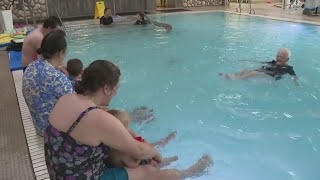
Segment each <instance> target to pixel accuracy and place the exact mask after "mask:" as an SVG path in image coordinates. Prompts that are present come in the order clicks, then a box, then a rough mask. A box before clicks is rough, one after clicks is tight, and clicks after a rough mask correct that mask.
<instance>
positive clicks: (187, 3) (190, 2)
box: [182, 0, 223, 7]
mask: <svg viewBox="0 0 320 180" xmlns="http://www.w3.org/2000/svg"><path fill="white" fill-rule="evenodd" d="M222 2H223V0H183V4H182V5H183V7H195V6H222Z"/></svg>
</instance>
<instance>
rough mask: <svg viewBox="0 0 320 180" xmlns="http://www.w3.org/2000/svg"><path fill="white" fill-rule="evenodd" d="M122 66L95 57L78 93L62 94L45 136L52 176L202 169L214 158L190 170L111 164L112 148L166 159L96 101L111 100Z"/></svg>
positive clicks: (139, 179)
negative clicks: (100, 107) (134, 136)
mask: <svg viewBox="0 0 320 180" xmlns="http://www.w3.org/2000/svg"><path fill="white" fill-rule="evenodd" d="M119 82H120V70H119V69H118V67H116V66H115V65H114V64H112V63H111V62H109V61H105V60H97V61H94V62H93V63H91V64H90V65H89V66H88V67H87V68H86V69H85V70H84V72H83V75H82V80H81V81H80V82H79V83H78V84H77V86H76V92H77V94H67V95H65V96H63V97H61V98H60V99H59V101H58V102H57V103H56V105H55V107H54V109H53V111H52V112H51V113H50V117H49V122H50V124H49V127H48V128H47V129H46V133H45V138H44V142H45V145H44V148H45V158H46V164H47V167H48V171H49V174H50V177H51V178H52V179H103V180H104V179H106V180H128V179H129V180H145V179H152V180H171V179H172V180H178V179H181V178H184V177H186V176H188V175H190V173H192V175H194V174H197V173H201V172H203V170H204V169H205V168H206V167H207V166H208V164H209V163H210V162H206V161H201V162H200V163H198V164H196V166H195V167H194V166H192V167H191V168H192V169H191V170H190V169H189V171H177V170H160V169H157V168H154V167H152V166H150V165H144V166H138V167H137V168H121V167H120V168H107V167H106V163H105V160H106V157H108V155H109V153H110V148H112V149H115V150H118V151H121V152H123V153H126V154H128V155H129V156H131V157H133V158H135V159H137V160H143V159H153V160H155V161H157V162H159V163H160V162H161V160H162V158H161V155H160V154H159V152H158V151H157V150H156V149H155V148H153V146H151V145H149V144H146V143H142V142H139V141H136V140H135V139H134V138H132V136H131V135H130V133H129V132H128V130H127V129H126V128H125V127H124V125H123V124H122V123H121V122H120V121H119V120H118V119H116V118H115V117H114V116H112V115H111V114H109V113H108V112H106V111H103V110H100V109H99V108H98V107H97V106H108V105H109V102H110V101H111V99H112V98H113V97H114V96H115V95H116V94H117V90H118V88H119V85H120V84H119Z"/></svg>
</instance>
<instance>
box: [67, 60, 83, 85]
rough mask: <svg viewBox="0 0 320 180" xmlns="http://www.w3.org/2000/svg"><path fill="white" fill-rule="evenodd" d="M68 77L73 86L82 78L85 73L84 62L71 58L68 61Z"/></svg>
mask: <svg viewBox="0 0 320 180" xmlns="http://www.w3.org/2000/svg"><path fill="white" fill-rule="evenodd" d="M67 72H68V74H69V75H68V79H69V80H70V82H71V84H72V85H73V87H74V86H75V84H76V83H77V82H78V81H80V80H81V76H82V73H83V64H82V62H81V60H80V59H76V58H75V59H70V60H69V61H68V63H67Z"/></svg>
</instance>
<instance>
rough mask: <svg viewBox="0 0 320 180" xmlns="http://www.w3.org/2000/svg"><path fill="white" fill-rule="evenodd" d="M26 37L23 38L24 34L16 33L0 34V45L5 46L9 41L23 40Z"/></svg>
mask: <svg viewBox="0 0 320 180" xmlns="http://www.w3.org/2000/svg"><path fill="white" fill-rule="evenodd" d="M25 37H26V36H25V33H16V34H12V35H10V34H7V33H5V34H0V44H6V43H10V42H11V40H14V39H24V38H25Z"/></svg>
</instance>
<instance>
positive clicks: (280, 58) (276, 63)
mask: <svg viewBox="0 0 320 180" xmlns="http://www.w3.org/2000/svg"><path fill="white" fill-rule="evenodd" d="M290 56H291V53H290V50H289V49H287V48H280V49H279V50H278V53H277V58H276V60H273V61H270V62H262V63H263V64H265V65H264V66H262V67H261V68H260V69H256V70H244V71H241V72H240V73H226V74H223V73H220V74H219V75H221V76H223V77H225V78H226V79H231V80H236V79H248V78H251V77H257V76H265V75H268V76H271V77H273V78H275V80H280V79H281V78H282V76H283V75H285V74H289V75H290V76H291V77H292V79H293V81H294V82H295V84H296V85H298V78H297V76H296V73H295V72H294V70H293V67H292V66H289V65H288V64H287V63H288V61H289V59H290Z"/></svg>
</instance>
